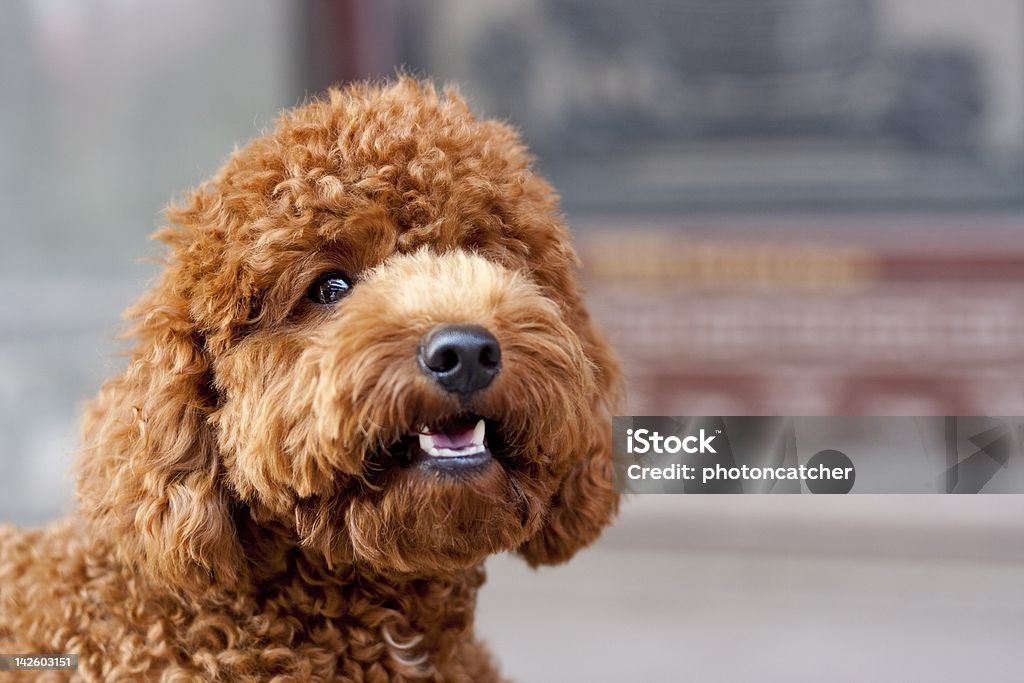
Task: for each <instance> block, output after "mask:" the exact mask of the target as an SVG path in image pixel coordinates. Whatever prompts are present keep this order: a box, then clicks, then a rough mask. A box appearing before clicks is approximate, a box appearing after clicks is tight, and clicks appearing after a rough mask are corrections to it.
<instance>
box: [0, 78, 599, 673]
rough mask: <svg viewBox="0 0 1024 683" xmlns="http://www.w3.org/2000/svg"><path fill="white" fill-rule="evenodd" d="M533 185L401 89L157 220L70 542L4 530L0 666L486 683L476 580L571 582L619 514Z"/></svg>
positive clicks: (333, 118) (307, 133) (511, 141)
mask: <svg viewBox="0 0 1024 683" xmlns="http://www.w3.org/2000/svg"><path fill="white" fill-rule="evenodd" d="M530 165H531V158H530V156H529V155H528V153H527V151H526V149H525V148H524V147H523V145H522V144H521V143H520V141H519V139H518V137H517V135H516V134H515V132H513V131H512V130H511V129H510V128H509V127H507V126H505V125H503V124H501V123H497V122H494V121H483V120H477V119H476V118H474V117H473V115H472V114H471V113H470V111H469V109H468V108H467V106H466V104H465V103H464V102H463V101H462V100H461V99H460V98H459V97H458V96H457V95H456V94H454V93H452V92H445V93H438V92H437V91H436V90H435V88H434V87H433V86H432V85H429V84H426V83H421V82H418V81H415V80H413V79H411V78H402V79H400V80H399V81H398V82H396V83H393V84H391V85H386V86H373V85H357V86H352V87H348V88H346V89H344V90H330V91H329V92H328V94H327V96H326V97H325V98H324V99H322V100H319V101H314V102H311V103H309V104H306V105H304V106H301V107H298V108H296V109H294V110H292V111H289V112H286V113H285V114H283V115H282V116H281V118H280V119H279V121H278V123H277V126H276V129H275V130H274V131H272V132H271V133H269V134H267V135H265V136H263V137H260V138H258V139H256V140H254V141H252V142H251V143H250V144H248V145H247V146H246V147H244V148H243V149H241V150H240V151H237V152H236V153H235V154H234V155H233V156H232V157H231V158H230V159H229V160H228V161H227V163H226V164H225V166H224V167H223V168H222V169H221V170H220V172H219V173H218V174H217V175H216V176H215V177H214V178H212V179H211V180H209V181H208V182H206V183H205V184H203V185H202V186H200V187H199V188H198V189H196V190H193V191H192V192H191V193H190V194H189V195H188V196H187V198H186V201H185V202H184V203H183V205H182V206H179V207H176V208H172V209H170V210H169V211H168V214H167V215H168V226H167V227H164V228H163V229H162V230H160V231H159V232H158V233H157V237H158V238H159V239H160V240H162V241H163V242H165V243H166V244H167V245H168V247H169V250H168V255H167V258H166V264H165V269H164V271H163V273H162V275H161V276H160V277H159V279H158V281H157V282H156V285H155V286H154V287H153V288H152V289H151V290H149V291H148V292H147V293H145V294H144V295H143V296H142V298H141V300H140V301H139V302H138V303H137V304H136V305H135V306H134V307H133V308H132V309H131V311H130V312H129V319H130V321H131V334H132V336H133V337H134V339H135V341H136V343H135V346H134V349H133V351H132V352H131V356H130V360H129V363H128V366H127V369H126V370H125V371H124V372H123V373H122V374H121V375H120V376H118V377H116V378H114V379H112V380H110V381H108V382H107V383H106V384H105V385H104V386H103V388H102V389H101V391H100V393H99V395H98V396H97V397H96V398H95V399H94V400H93V401H92V402H91V404H90V405H89V407H88V410H87V414H86V417H85V427H84V439H85V446H84V450H83V453H82V455H81V458H80V466H79V472H78V487H77V493H78V497H79V507H78V512H77V513H75V514H74V515H72V516H71V517H69V518H68V519H65V520H63V521H61V522H59V523H57V524H55V525H53V526H51V527H49V528H47V529H43V530H37V531H16V530H14V529H12V528H10V527H7V528H3V529H2V530H0V652H6V653H36V654H39V653H61V652H68V653H76V654H78V655H79V658H80V659H79V667H78V671H77V676H78V677H79V678H80V679H81V680H88V681H121V680H124V681H129V680H130V681H136V680H161V681H179V680H181V681H184V680H216V681H240V680H270V679H273V680H275V681H293V680H294V681H327V680H344V681H372V682H377V681H405V680H414V679H420V680H422V679H430V680H444V681H477V682H479V681H491V680H497V679H498V673H497V670H496V668H495V666H494V664H493V662H492V660H491V657H490V656H489V654H488V653H487V651H486V649H485V648H484V646H483V645H482V644H481V643H480V641H478V640H477V639H476V637H475V636H474V632H473V616H474V614H473V613H474V606H475V602H476V594H477V590H478V589H479V587H480V585H481V584H482V582H483V580H484V573H483V569H482V563H483V560H484V559H485V558H486V557H487V556H488V555H491V554H492V553H498V552H502V551H515V552H517V553H519V554H520V555H522V556H523V557H524V558H525V559H526V561H527V562H529V563H530V564H531V565H539V564H550V563H558V562H562V561H564V560H566V559H568V558H569V557H570V556H572V555H573V553H574V552H576V551H577V550H578V549H579V548H581V547H583V546H585V545H587V544H589V543H590V542H591V541H593V540H594V539H595V538H596V537H597V536H598V534H599V533H600V531H601V528H602V527H603V526H604V525H605V524H607V523H608V521H609V519H610V517H611V516H612V515H613V514H614V512H615V510H616V507H617V502H618V501H617V496H616V494H615V493H614V491H613V488H612V481H611V447H610V440H611V431H610V417H609V416H610V414H611V412H612V411H613V410H614V408H615V404H616V401H617V398H618V395H619V391H618V385H619V376H618V371H617V369H616V366H615V363H614V361H613V358H612V354H611V352H610V350H609V348H608V346H607V344H606V343H605V341H604V340H603V338H602V337H601V336H600V334H599V333H598V332H597V331H596V330H595V328H594V326H593V325H592V323H591V321H590V318H589V316H588V314H587V311H586V310H585V308H584V306H583V303H582V301H581V294H580V289H579V287H578V286H577V283H576V279H575V274H574V269H575V267H576V256H575V253H574V251H573V249H572V247H571V245H570V243H569V235H568V232H567V230H566V228H565V226H564V225H563V222H562V219H561V217H560V215H559V210H558V206H557V196H556V195H555V193H554V191H553V190H552V189H551V187H550V186H549V185H548V184H547V183H546V182H545V181H544V180H543V179H542V178H540V177H539V176H538V175H536V174H535V173H534V172H533V171H532V170H531V166H530ZM36 673H37V674H38V672H36ZM0 675H3V674H0ZM51 675H56V676H62V675H69V676H70V675H72V674H70V673H69V672H63V673H62V674H51Z"/></svg>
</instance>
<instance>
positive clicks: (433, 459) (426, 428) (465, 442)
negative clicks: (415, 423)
mask: <svg viewBox="0 0 1024 683" xmlns="http://www.w3.org/2000/svg"><path fill="white" fill-rule="evenodd" d="M499 442H500V440H499V439H498V438H497V434H496V429H495V425H494V423H493V422H491V421H490V420H486V419H484V418H482V417H480V416H478V415H460V416H458V417H455V418H451V419H448V420H445V421H443V422H440V423H438V424H434V425H426V424H424V425H420V427H419V428H418V429H417V431H416V433H415V434H411V435H409V436H407V437H406V438H404V439H402V441H401V442H400V443H399V444H397V445H396V446H395V448H394V449H392V454H393V455H394V456H395V457H396V458H397V459H398V460H399V461H400V462H403V463H404V464H407V465H424V466H427V467H432V468H439V469H447V470H463V469H469V468H474V467H480V466H482V465H485V464H487V463H488V462H490V461H491V459H492V458H493V457H494V453H493V451H492V448H495V447H497V445H498V443H499Z"/></svg>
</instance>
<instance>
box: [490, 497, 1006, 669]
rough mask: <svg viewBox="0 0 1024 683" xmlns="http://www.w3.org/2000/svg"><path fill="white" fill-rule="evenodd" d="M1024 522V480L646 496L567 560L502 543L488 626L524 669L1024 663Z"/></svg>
mask: <svg viewBox="0 0 1024 683" xmlns="http://www.w3.org/2000/svg"><path fill="white" fill-rule="evenodd" d="M876 538H878V539H880V543H878V544H875V543H874V542H873V541H874V539H876ZM1022 540H1024V497H1022V496H1001V497H996V496H976V497H972V498H968V497H941V496H917V497H910V496H907V497H895V496H888V497H882V496H878V497H875V496H858V497H850V498H846V499H836V498H832V499H827V500H825V499H813V498H812V497H810V496H801V497H796V496H787V497H783V496H779V497H773V498H769V497H756V498H755V497H747V498H742V499H741V498H739V497H736V496H722V497H692V498H690V499H687V500H683V498H681V497H671V498H670V497H667V496H658V497H654V496H646V497H642V498H641V497H637V498H634V499H633V500H632V501H630V502H629V504H627V506H626V507H625V509H624V514H623V516H622V519H621V523H620V524H619V525H618V526H617V527H615V528H613V529H612V530H611V532H610V533H608V534H607V535H606V537H605V538H604V539H602V541H600V542H599V543H598V544H597V545H596V546H595V547H594V548H592V549H590V550H587V551H585V552H583V553H581V554H580V555H578V556H577V557H576V558H575V559H574V560H573V561H572V562H570V563H569V564H568V565H566V566H563V567H559V568H554V569H543V570H541V571H539V572H532V571H531V570H530V569H528V568H527V567H526V566H525V564H524V563H523V562H521V561H520V560H518V559H517V558H513V557H508V556H502V557H498V558H493V559H492V560H491V561H490V562H489V564H488V570H489V578H488V584H487V585H486V586H485V588H484V590H483V592H482V595H481V601H480V614H479V620H478V628H479V630H480V632H481V634H482V635H483V636H484V637H485V638H486V639H487V641H488V642H489V643H490V645H491V647H492V649H493V650H494V652H495V653H496V654H497V656H498V658H499V659H500V660H501V662H502V665H503V669H504V671H505V673H506V675H508V676H510V677H512V678H513V679H515V680H517V681H522V682H524V683H526V682H531V681H532V682H545V681H552V682H564V681H587V682H593V683H597V682H600V681H608V682H616V683H618V682H627V681H722V682H723V683H724V682H729V683H731V682H734V681H752V680H757V681H787V682H790V681H808V682H811V681H814V682H817V681H851V682H853V681H950V682H953V681H968V680H970V681H1020V680H1024V654H1022V652H1021V648H1020V640H1021V636H1022V635H1024V581H1022V578H1024V552H1022V546H1024V543H1022V542H1021V541H1022ZM773 546H774V547H775V548H777V549H773Z"/></svg>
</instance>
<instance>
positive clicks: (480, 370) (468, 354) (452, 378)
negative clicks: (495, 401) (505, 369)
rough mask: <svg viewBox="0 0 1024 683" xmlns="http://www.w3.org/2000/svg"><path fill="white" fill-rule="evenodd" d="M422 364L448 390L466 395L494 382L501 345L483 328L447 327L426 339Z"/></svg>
mask: <svg viewBox="0 0 1024 683" xmlns="http://www.w3.org/2000/svg"><path fill="white" fill-rule="evenodd" d="M420 365H422V366H423V369H424V370H426V372H427V374H429V375H430V376H431V377H433V378H434V380H436V381H437V383H438V384H440V385H441V387H442V388H444V390H445V391H450V392H452V393H453V394H462V395H464V396H465V395H469V394H472V393H473V392H474V391H480V390H481V389H483V388H484V387H486V386H487V385H488V384H490V383H491V382H492V381H494V378H495V377H496V376H497V374H498V371H499V370H500V369H501V346H499V345H498V340H497V339H495V338H494V335H493V334H491V333H490V332H488V331H487V330H485V329H484V328H482V327H480V326H479V325H446V326H445V327H439V328H437V329H436V330H434V331H433V332H431V333H430V334H428V335H427V336H426V338H425V339H424V341H423V345H422V346H420Z"/></svg>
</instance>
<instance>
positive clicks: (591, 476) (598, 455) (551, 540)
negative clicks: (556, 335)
mask: <svg viewBox="0 0 1024 683" xmlns="http://www.w3.org/2000/svg"><path fill="white" fill-rule="evenodd" d="M579 310H580V311H581V312H582V310H583V309H582V308H580V309H579ZM581 316H582V320H581V321H580V323H579V327H581V328H582V333H581V335H580V337H581V341H582V342H583V345H584V348H585V349H586V352H587V355H588V356H589V358H590V359H591V361H592V362H593V363H594V365H595V366H596V367H597V373H598V374H597V387H598V389H597V394H596V396H595V397H594V399H593V401H592V404H591V414H592V416H593V417H592V422H591V425H592V426H591V429H590V432H589V434H580V435H579V436H580V441H581V448H580V455H581V456H582V457H581V458H580V459H579V460H577V461H576V462H575V463H574V464H573V466H572V467H571V468H570V469H569V471H568V472H567V473H566V474H565V476H564V478H563V479H562V482H561V485H560V487H559V489H558V492H557V494H556V495H555V498H554V500H553V501H552V503H551V506H550V507H549V509H548V511H547V514H546V516H545V520H544V526H543V527H542V528H541V530H540V531H539V532H537V533H536V534H535V535H534V536H533V537H532V538H530V539H529V540H528V541H527V542H526V543H524V544H523V545H522V546H521V547H520V548H519V553H520V554H521V555H522V556H523V557H524V558H525V559H526V561H527V562H528V563H529V564H530V565H531V566H534V567H535V566H537V565H541V564H559V563H561V562H565V561H566V560H568V559H569V558H571V557H572V556H573V555H574V554H576V551H578V550H580V549H581V548H584V547H586V546H588V545H590V544H591V543H592V542H593V541H595V540H596V539H597V537H598V536H599V535H600V533H601V530H602V529H603V528H604V527H605V526H606V525H607V524H608V523H609V522H610V521H611V519H612V517H613V516H614V515H615V513H616V512H617V511H618V507H619V494H618V493H617V492H616V491H615V488H614V485H613V480H614V479H613V475H612V425H611V418H612V416H613V415H614V413H615V411H616V410H617V409H618V407H619V404H620V402H621V397H622V379H621V375H620V372H619V368H618V364H617V363H616V361H615V357H614V354H613V353H612V350H611V347H609V346H608V343H607V342H606V341H605V340H604V338H603V336H602V335H601V334H600V333H599V332H597V330H595V329H594V327H593V325H592V324H591V323H590V321H589V320H588V318H587V315H586V313H585V312H582V313H581Z"/></svg>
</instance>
